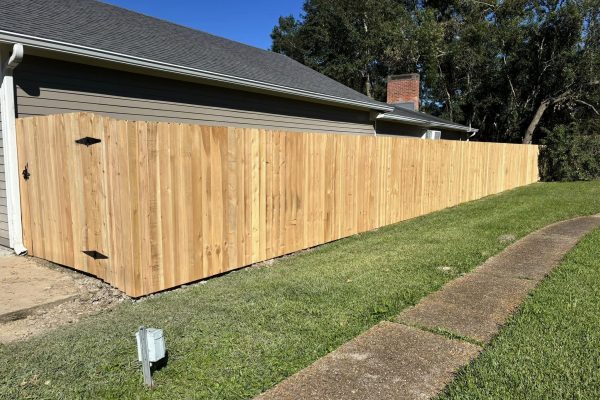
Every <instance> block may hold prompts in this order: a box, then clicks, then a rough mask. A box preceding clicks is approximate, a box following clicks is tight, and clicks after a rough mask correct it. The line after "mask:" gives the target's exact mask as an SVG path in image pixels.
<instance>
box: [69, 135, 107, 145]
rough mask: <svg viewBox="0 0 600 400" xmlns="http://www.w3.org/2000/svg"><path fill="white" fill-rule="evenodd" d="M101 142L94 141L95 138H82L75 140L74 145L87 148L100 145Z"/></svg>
mask: <svg viewBox="0 0 600 400" xmlns="http://www.w3.org/2000/svg"><path fill="white" fill-rule="evenodd" d="M101 141H102V140H100V139H96V138H93V137H89V136H86V137H84V138H81V139H77V140H76V141H75V143H78V144H84V145H86V146H88V147H89V146H91V145H93V144H96V143H100V142H101Z"/></svg>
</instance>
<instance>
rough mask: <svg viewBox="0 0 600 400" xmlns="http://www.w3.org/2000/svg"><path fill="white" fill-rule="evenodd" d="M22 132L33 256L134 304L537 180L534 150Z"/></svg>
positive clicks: (95, 126)
mask: <svg viewBox="0 0 600 400" xmlns="http://www.w3.org/2000/svg"><path fill="white" fill-rule="evenodd" d="M17 131H18V132H17V142H18V151H19V164H20V170H21V171H23V170H25V169H27V172H28V173H29V174H30V175H29V179H27V180H25V179H24V177H21V199H22V200H21V201H22V210H23V229H24V236H25V237H24V241H25V246H26V247H27V248H28V249H29V252H30V254H31V255H33V256H37V257H40V258H44V259H47V260H50V261H53V262H56V263H59V264H63V265H66V266H69V267H73V268H75V269H78V270H81V271H85V272H88V273H90V274H93V275H96V276H98V277H100V278H102V279H103V280H105V281H107V282H109V283H111V284H112V285H114V286H116V287H117V288H119V289H121V290H123V291H125V292H126V293H127V294H129V295H131V296H141V295H144V294H149V293H152V292H156V291H160V290H163V289H167V288H171V287H174V286H177V285H181V284H184V283H188V282H192V281H195V280H198V279H202V278H206V277H209V276H212V275H216V274H219V273H222V272H226V271H230V270H233V269H236V268H239V267H242V266H245V265H249V264H252V263H256V262H259V261H262V260H267V259H270V258H273V257H277V256H280V255H283V254H288V253H291V252H294V251H297V250H301V249H304V248H308V247H311V246H315V245H318V244H322V243H326V242H329V241H332V240H336V239H339V238H342V237H345V236H349V235H353V234H356V233H359V232H364V231H368V230H371V229H374V228H377V227H380V226H383V225H387V224H391V223H394V222H398V221H402V220H405V219H408V218H412V217H416V216H419V215H423V214H427V213H429V212H432V211H435V210H439V209H442V208H445V207H449V206H453V205H455V204H458V203H462V202H465V201H469V200H474V199H478V198H481V197H483V196H487V195H490V194H493V193H498V192H501V191H503V190H507V189H511V188H514V187H517V186H522V185H526V184H529V183H532V182H536V181H537V180H538V166H537V156H538V148H537V147H536V146H525V145H513V144H496V143H477V142H458V141H444V140H442V141H431V140H418V139H410V138H396V137H382V136H377V137H376V136H354V135H336V134H318V133H290V132H276V131H269V130H261V129H244V128H228V127H210V126H200V125H184V124H173V123H159V122H132V121H119V120H115V119H111V118H108V117H104V116H99V115H93V114H86V113H77V114H64V115H54V116H44V117H29V118H21V119H18V121H17ZM86 137H89V138H94V139H99V140H100V141H101V142H99V143H95V144H92V142H93V140H92V141H87V142H86V139H83V140H81V139H82V138H86ZM77 141H79V143H78V142H77Z"/></svg>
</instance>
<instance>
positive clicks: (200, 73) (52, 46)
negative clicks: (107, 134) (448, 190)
mask: <svg viewBox="0 0 600 400" xmlns="http://www.w3.org/2000/svg"><path fill="white" fill-rule="evenodd" d="M0 42H6V43H16V42H18V43H22V44H24V45H26V46H31V47H34V48H38V49H42V50H50V51H56V52H59V53H66V54H73V55H78V56H84V57H91V58H95V59H100V60H104V61H111V62H116V63H120V64H126V65H132V66H136V67H140V68H144V69H151V70H155V71H162V72H169V73H174V74H178V75H185V76H191V77H195V78H200V79H205V80H208V81H215V82H221V83H227V84H232V85H237V86H245V87H250V88H254V89H260V90H266V91H269V92H275V93H283V94H287V95H293V96H298V97H303V98H307V99H313V100H319V101H325V102H330V103H337V104H345V105H349V106H354V107H359V108H364V109H368V110H379V111H393V110H394V108H393V107H391V106H385V105H377V104H373V103H369V102H366V101H360V100H350V99H346V98H343V97H338V96H332V95H327V94H322V93H316V92H312V91H309V90H303V89H297V88H292V87H287V86H281V85H277V84H274V83H268V82H261V81H257V80H253V79H247V78H241V77H236V76H232V75H227V74H221V73H218V72H212V71H206V70H201V69H196V68H190V67H184V66H181V65H176V64H171V63H166V62H162V61H156V60H150V59H147V58H141V57H135V56H131V55H127V54H122V53H116V52H112V51H108V50H102V49H96V48H93V47H87V46H81V45H77V44H72V43H66V42H61V41H58V40H52V39H45V38H40V37H35V36H30V35H25V34H22V33H16V32H9V31H4V30H1V29H0Z"/></svg>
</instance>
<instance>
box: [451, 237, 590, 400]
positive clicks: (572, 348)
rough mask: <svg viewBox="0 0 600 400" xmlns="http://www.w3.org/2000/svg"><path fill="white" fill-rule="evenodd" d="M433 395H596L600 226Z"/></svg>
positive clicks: (575, 396) (512, 396) (572, 396)
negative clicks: (440, 391) (439, 392)
mask: <svg viewBox="0 0 600 400" xmlns="http://www.w3.org/2000/svg"><path fill="white" fill-rule="evenodd" d="M440 399H600V230H596V231H595V232H593V233H591V234H590V235H588V236H587V237H586V238H585V239H584V240H582V242H580V243H579V244H578V245H577V247H576V248H575V249H574V250H573V251H571V252H570V253H569V254H568V255H567V256H566V257H565V259H564V260H563V262H562V264H561V265H560V266H559V267H558V268H557V269H556V270H554V272H553V273H552V274H551V275H550V276H549V277H548V278H547V279H546V280H545V281H544V282H542V284H541V285H540V286H538V288H537V289H536V290H535V292H534V293H533V295H532V296H530V297H529V298H528V300H527V301H526V302H525V304H524V305H523V307H522V309H521V311H520V312H519V313H517V314H516V315H514V316H513V318H512V319H511V320H510V322H509V323H508V325H507V326H505V327H504V328H503V329H502V331H501V333H500V335H499V336H498V337H496V339H495V340H494V341H493V342H492V344H491V345H490V346H489V347H488V348H486V349H485V351H484V353H483V354H482V355H481V356H480V357H479V358H478V359H476V360H475V361H474V362H473V363H472V364H471V365H469V366H468V367H466V368H465V369H464V370H463V371H462V372H461V373H460V374H459V376H458V378H457V379H456V380H455V381H454V382H453V383H452V384H451V385H450V386H449V387H448V388H447V390H446V393H445V394H444V395H443V396H440Z"/></svg>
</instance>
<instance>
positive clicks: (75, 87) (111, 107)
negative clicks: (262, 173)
mask: <svg viewBox="0 0 600 400" xmlns="http://www.w3.org/2000/svg"><path fill="white" fill-rule="evenodd" d="M15 79H16V82H17V90H16V92H17V114H18V116H19V117H23V116H30V115H44V114H57V113H65V112H74V111H90V112H98V113H103V114H108V115H111V116H114V117H117V118H123V119H136V120H150V121H156V120H158V121H173V122H175V121H176V122H184V123H197V124H209V125H220V126H223V125H227V126H240V127H260V128H267V129H280V130H290V131H313V132H338V133H350V134H373V131H374V129H373V124H372V123H371V122H370V120H369V113H368V112H367V111H357V110H352V109H345V108H339V107H333V106H328V105H321V104H313V103H307V102H303V101H297V100H292V99H285V98H278V97H274V96H267V95H263V94H257V93H248V92H242V91H237V90H232V89H226V88H219V87H213V86H207V85H199V84H194V83H189V82H182V81H175V80H168V79H163V78H156V77H149V76H143V75H138V74H132V73H128V72H122V71H115V70H110V69H104V68H99V67H93V66H87V65H83V64H75V63H68V62H62V61H57V60H51V59H45V58H39V57H33V56H30V57H26V58H25V59H24V60H23V63H22V64H21V65H20V66H19V68H17V69H16V70H15Z"/></svg>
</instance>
